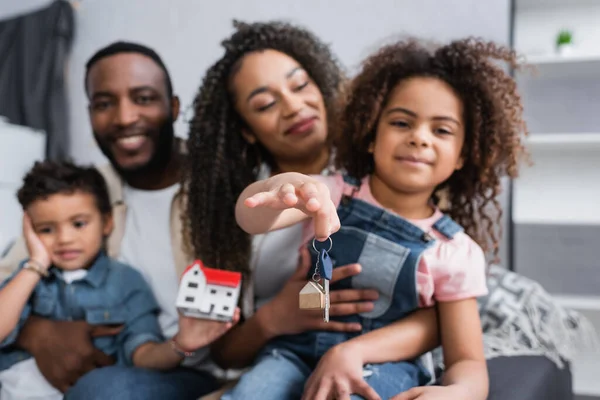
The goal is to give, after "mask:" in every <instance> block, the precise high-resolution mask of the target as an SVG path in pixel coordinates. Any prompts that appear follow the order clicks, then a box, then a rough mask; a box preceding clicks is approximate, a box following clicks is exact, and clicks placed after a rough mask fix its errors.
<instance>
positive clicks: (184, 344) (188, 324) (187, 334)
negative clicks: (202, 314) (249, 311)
mask: <svg viewBox="0 0 600 400" xmlns="http://www.w3.org/2000/svg"><path fill="white" fill-rule="evenodd" d="M239 320H240V309H239V307H236V309H235V312H234V314H233V319H232V320H231V321H230V322H220V321H211V320H207V319H198V318H191V317H186V316H183V315H180V316H179V332H178V333H177V338H176V340H177V344H178V345H179V346H180V347H181V348H182V349H183V350H185V351H195V350H198V349H200V348H202V347H205V346H207V345H209V344H211V343H212V342H214V341H215V340H217V339H218V338H220V337H221V336H223V335H224V334H225V332H227V331H228V330H229V329H231V328H232V327H233V326H234V325H235V324H237V323H238V321H239Z"/></svg>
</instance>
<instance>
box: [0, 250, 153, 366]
mask: <svg viewBox="0 0 600 400" xmlns="http://www.w3.org/2000/svg"><path fill="white" fill-rule="evenodd" d="M24 263H25V262H22V263H21V264H20V266H19V268H18V269H17V270H16V271H15V273H13V275H12V276H11V277H9V278H8V279H7V280H6V281H4V283H2V286H0V288H2V287H4V286H5V285H6V284H7V283H8V282H9V281H10V280H11V279H12V278H13V277H14V276H15V275H16V274H17V273H19V271H20V270H21V269H22V268H23V264H24ZM49 273H50V274H49V276H48V277H47V278H44V279H42V280H40V281H39V282H38V284H37V286H36V287H35V289H34V291H33V293H32V295H31V296H30V298H29V301H28V302H27V304H26V305H25V307H24V309H23V311H22V312H21V316H20V318H19V322H18V324H17V327H16V328H15V329H14V330H13V331H12V332H11V333H10V334H9V335H8V336H7V338H6V339H4V341H2V342H1V343H0V371H2V370H5V369H8V368H10V367H11V366H12V365H14V364H16V363H17V362H19V361H22V360H25V359H27V358H30V357H31V355H30V354H29V353H27V352H26V351H24V350H21V349H19V348H17V347H16V346H15V345H14V343H15V341H16V339H17V336H18V335H19V331H20V330H21V329H22V327H23V325H24V324H25V321H26V320H27V318H29V316H30V315H36V316H40V317H43V318H47V319H50V320H55V321H77V320H84V321H87V322H88V323H89V324H91V325H113V324H114V325H123V329H122V330H121V332H120V333H119V334H118V335H115V336H105V337H97V338H94V339H93V343H94V346H95V347H96V348H98V349H99V350H101V351H103V352H104V353H106V354H108V355H109V356H112V357H115V358H116V360H117V364H120V365H132V354H133V352H134V351H135V349H137V348H138V347H139V346H140V345H142V344H144V343H147V342H162V341H163V340H164V339H163V337H162V333H161V330H160V326H159V324H158V312H159V307H158V304H157V302H156V300H155V299H154V296H153V294H152V291H151V290H150V287H149V286H148V284H147V283H146V281H145V280H144V278H143V277H142V275H141V274H140V273H139V272H137V271H136V270H134V269H133V268H131V267H130V266H128V265H125V264H122V263H120V262H118V261H115V260H113V259H111V258H109V257H107V256H106V255H105V254H104V253H101V254H99V255H98V258H97V259H96V261H95V262H94V264H93V265H92V266H91V267H90V268H89V270H88V273H87V275H86V276H85V277H84V278H83V279H81V280H77V281H74V282H72V283H70V284H68V283H66V282H65V281H64V280H63V279H62V276H61V271H60V270H59V269H58V268H55V267H52V268H50V270H49Z"/></svg>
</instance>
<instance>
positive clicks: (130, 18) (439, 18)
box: [68, 0, 509, 163]
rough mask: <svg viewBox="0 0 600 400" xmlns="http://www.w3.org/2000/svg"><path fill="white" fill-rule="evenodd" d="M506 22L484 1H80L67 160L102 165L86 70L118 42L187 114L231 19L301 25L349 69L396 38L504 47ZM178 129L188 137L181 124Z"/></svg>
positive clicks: (504, 4) (504, 11) (505, 12)
mask: <svg viewBox="0 0 600 400" xmlns="http://www.w3.org/2000/svg"><path fill="white" fill-rule="evenodd" d="M169 3H170V4H169ZM449 4H451V5H450V6H449ZM442 5H446V7H443V6H442ZM508 17H509V1H508V0H486V1H485V5H484V2H482V1H478V0H457V1H452V2H450V1H440V0H421V1H419V2H414V1H411V0H378V1H371V0H363V1H358V0H354V1H349V0H327V1H322V0H304V1H294V0H287V1H285V0H223V1H221V2H219V3H217V2H209V1H197V0H175V1H172V2H167V1H162V0H127V1H122V0H104V1H101V0H86V1H84V2H82V3H81V6H80V8H79V10H78V11H77V13H76V22H77V36H76V38H75V42H74V47H73V53H72V60H71V65H70V73H69V77H68V78H69V79H68V81H69V90H68V93H69V97H70V102H71V107H70V110H71V117H70V121H71V131H72V133H73V139H72V142H71V143H72V154H73V157H74V158H75V160H76V161H80V162H94V163H97V162H104V158H103V156H102V155H101V153H100V152H99V151H98V150H97V149H96V146H95V143H94V141H93V138H92V134H91V131H90V127H89V123H88V117H87V111H86V104H87V100H86V98H85V96H84V91H83V83H82V82H83V74H84V64H85V62H86V60H87V59H88V58H89V57H90V56H91V55H92V54H93V53H94V51H96V50H97V49H98V48H100V47H101V46H104V45H106V44H108V43H110V42H112V41H115V40H118V39H126V40H134V41H139V42H142V43H145V44H147V45H149V46H151V47H153V48H155V49H156V50H157V51H158V53H159V54H160V55H161V56H162V57H163V59H164V61H165V63H166V64H167V67H168V68H169V71H170V73H171V75H172V78H173V81H174V87H175V90H176V92H177V93H178V94H179V95H180V97H181V100H182V103H183V107H182V108H183V109H184V110H185V109H186V107H187V106H188V105H189V104H190V103H191V101H192V99H193V96H194V94H195V91H196V90H197V88H198V85H199V83H200V79H201V77H202V75H203V72H204V71H205V70H206V68H207V67H208V66H209V65H210V64H212V62H214V61H215V60H216V59H217V58H218V57H219V56H220V55H221V54H222V51H221V48H220V45H219V43H220V41H221V40H222V39H223V38H224V37H226V36H227V35H229V34H230V33H231V32H232V28H231V20H232V19H233V18H238V19H242V20H246V21H256V20H265V19H274V18H278V19H281V18H284V19H288V20H291V21H294V22H298V23H301V24H304V25H305V26H307V27H308V28H310V29H312V30H313V31H314V32H315V33H316V34H318V35H319V36H320V37H322V38H323V39H324V40H325V41H327V42H330V43H332V46H333V49H334V50H335V52H336V53H337V54H338V56H339V57H340V59H341V60H342V62H344V63H345V64H346V65H347V66H349V67H352V66H355V65H356V64H357V63H358V62H359V60H360V59H361V58H362V57H363V56H365V55H366V54H368V52H369V51H370V49H372V48H373V46H376V45H377V42H378V41H380V40H382V39H384V38H386V37H389V36H390V35H392V34H395V33H402V32H409V33H411V34H416V35H423V36H425V37H429V38H437V39H443V40H445V39H449V38H458V37H462V36H466V35H470V34H471V35H481V36H484V37H486V38H489V39H493V40H497V41H500V42H502V43H507V41H508V36H509V34H508V32H509V24H508V20H509V19H508ZM176 131H177V134H178V135H180V136H187V127H186V126H185V124H184V123H183V119H182V120H180V121H179V123H178V124H177V125H176Z"/></svg>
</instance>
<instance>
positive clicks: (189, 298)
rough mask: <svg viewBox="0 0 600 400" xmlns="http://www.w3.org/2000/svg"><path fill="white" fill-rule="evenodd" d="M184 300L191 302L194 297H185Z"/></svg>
mask: <svg viewBox="0 0 600 400" xmlns="http://www.w3.org/2000/svg"><path fill="white" fill-rule="evenodd" d="M185 301H187V302H188V303H193V302H194V298H193V297H189V296H188V297H186V298H185Z"/></svg>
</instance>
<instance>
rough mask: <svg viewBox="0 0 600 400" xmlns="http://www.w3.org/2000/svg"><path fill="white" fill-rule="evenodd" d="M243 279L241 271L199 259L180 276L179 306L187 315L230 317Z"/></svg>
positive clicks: (228, 319) (219, 318)
mask: <svg viewBox="0 0 600 400" xmlns="http://www.w3.org/2000/svg"><path fill="white" fill-rule="evenodd" d="M241 283H242V274H241V273H239V272H233V271H224V270H220V269H213V268H207V267H205V266H204V264H203V263H202V261H200V260H196V261H195V262H194V263H193V264H192V265H190V266H188V267H187V268H186V269H185V271H184V272H183V276H182V277H181V283H180V284H179V293H178V294H177V302H176V306H177V309H178V310H179V311H180V312H181V313H182V314H183V315H185V316H186V317H194V318H202V319H211V320H216V321H225V322H228V321H231V319H232V318H233V314H234V312H235V308H236V305H237V302H238V298H239V295H240V289H241Z"/></svg>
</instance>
